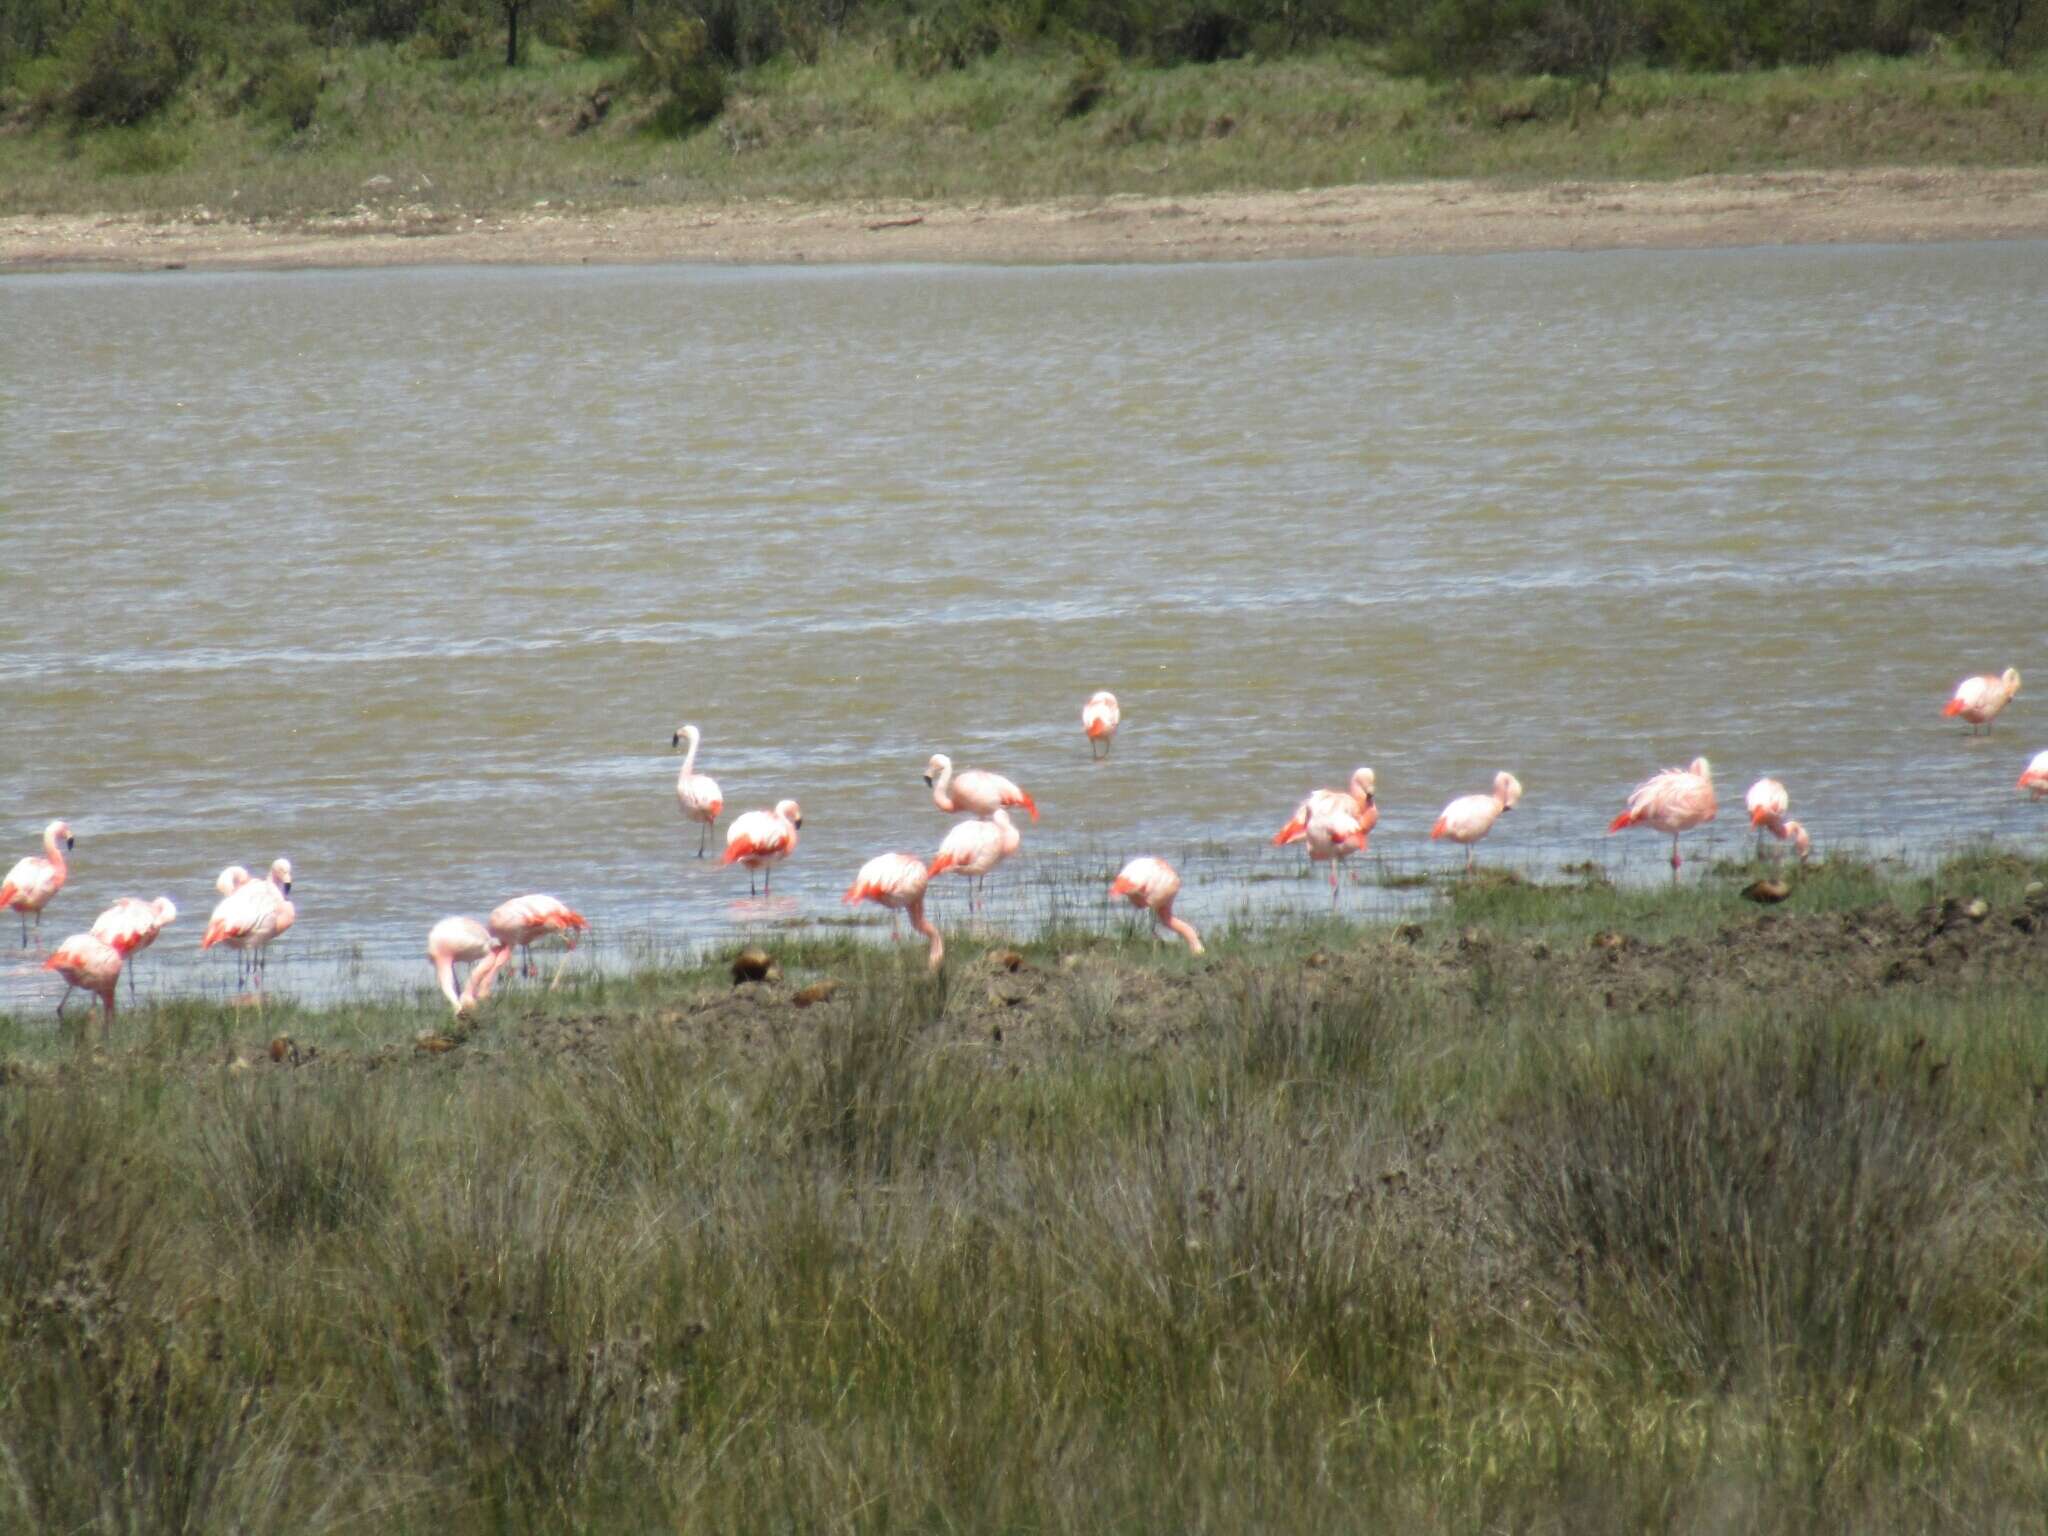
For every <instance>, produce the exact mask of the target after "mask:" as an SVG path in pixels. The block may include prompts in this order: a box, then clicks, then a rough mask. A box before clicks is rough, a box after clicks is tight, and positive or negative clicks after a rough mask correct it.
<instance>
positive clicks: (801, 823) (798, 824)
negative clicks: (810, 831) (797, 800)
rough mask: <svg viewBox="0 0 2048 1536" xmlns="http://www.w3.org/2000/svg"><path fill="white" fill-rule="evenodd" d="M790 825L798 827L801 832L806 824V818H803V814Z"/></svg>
mask: <svg viewBox="0 0 2048 1536" xmlns="http://www.w3.org/2000/svg"><path fill="white" fill-rule="evenodd" d="M790 825H792V826H794V827H795V828H796V829H797V830H798V831H799V832H801V831H802V830H803V826H804V819H803V817H801V816H799V817H797V819H796V820H795V821H794V822H792V823H790Z"/></svg>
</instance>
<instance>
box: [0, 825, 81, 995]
mask: <svg viewBox="0 0 2048 1536" xmlns="http://www.w3.org/2000/svg"><path fill="white" fill-rule="evenodd" d="M76 846H77V841H76V839H74V838H73V837H72V835H71V825H70V823H69V822H63V821H53V822H51V823H50V824H49V825H48V826H47V827H45V828H43V852H44V854H45V857H43V858H40V859H39V858H37V857H35V855H33V854H31V855H29V857H27V858H25V859H22V860H19V861H18V862H17V863H16V864H15V866H14V868H12V869H10V870H9V871H7V878H6V879H5V880H0V912H4V911H6V910H7V909H8V908H9V907H12V908H13V909H14V910H15V911H16V912H19V913H20V914H21V947H22V948H23V949H27V948H28V914H29V913H31V912H33V913H35V915H36V933H37V935H38V936H40V935H41V933H42V931H43V908H45V907H47V906H48V905H49V904H50V898H51V897H53V896H55V895H56V894H57V893H58V892H59V891H61V890H63V889H64V881H65V879H66V877H67V876H69V875H70V873H71V871H70V869H69V867H68V866H67V865H66V864H65V863H64V850H65V849H67V848H73V847H76ZM65 995H66V996H67V997H68V996H69V995H70V994H69V993H66V994H65Z"/></svg>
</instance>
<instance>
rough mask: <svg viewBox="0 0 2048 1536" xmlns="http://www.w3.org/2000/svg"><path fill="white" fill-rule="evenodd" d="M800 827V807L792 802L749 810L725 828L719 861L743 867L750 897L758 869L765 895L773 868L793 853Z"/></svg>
mask: <svg viewBox="0 0 2048 1536" xmlns="http://www.w3.org/2000/svg"><path fill="white" fill-rule="evenodd" d="M803 824H804V812H803V807H802V806H800V805H798V804H797V803H796V802H795V801H794V800H778V801H776V802H775V809H774V810H772V811H748V812H747V813H746V815H744V816H739V817H735V818H734V820H733V824H732V825H731V826H729V827H727V828H726V829H725V857H724V859H723V860H721V861H720V862H721V863H725V864H744V865H746V867H747V894H748V895H749V896H751V895H753V894H754V871H755V870H757V869H758V870H760V871H761V872H762V874H761V889H762V890H763V891H764V892H765V891H767V889H768V888H769V885H770V884H771V882H772V881H773V880H774V877H775V866H776V865H778V864H780V863H781V862H782V861H783V860H784V859H786V858H788V857H789V856H790V855H791V854H792V853H795V852H796V834H797V831H798V829H799V828H801V827H802V826H803Z"/></svg>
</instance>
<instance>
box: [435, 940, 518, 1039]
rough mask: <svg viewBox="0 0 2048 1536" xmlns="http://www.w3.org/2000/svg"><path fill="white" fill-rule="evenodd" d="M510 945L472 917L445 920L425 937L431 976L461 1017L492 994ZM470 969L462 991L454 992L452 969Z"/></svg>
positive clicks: (453, 973)
mask: <svg viewBox="0 0 2048 1536" xmlns="http://www.w3.org/2000/svg"><path fill="white" fill-rule="evenodd" d="M511 952H512V951H511V946H510V945H508V944H505V943H503V942H501V941H500V940H499V939H497V938H495V937H493V935H492V933H491V930H490V929H488V928H486V927H485V926H484V925H483V924H482V923H480V922H478V921H477V920H476V919H475V918H473V917H444V918H442V919H441V921H440V922H438V923H436V924H434V926H433V929H432V930H431V931H430V932H429V933H428V934H427V958H428V959H429V960H431V961H433V962H434V975H435V977H436V979H437V980H439V981H440V983H441V992H442V995H443V996H445V997H446V998H447V999H448V1005H449V1006H450V1007H451V1008H453V1009H454V1010H455V1013H456V1017H458V1018H460V1017H461V1016H462V1015H463V1014H464V1013H465V1012H467V1011H468V1010H469V1009H470V1008H473V1007H474V1006H475V1005H476V1004H478V1003H480V1002H482V1001H483V1000H484V999H485V998H486V997H489V996H490V995H491V981H492V978H493V977H495V976H496V975H497V972H498V967H499V966H501V965H503V964H504V963H505V958H504V957H505V956H506V955H508V954H510V953H511ZM458 963H459V964H462V965H467V966H468V967H469V978H468V980H467V982H466V983H465V984H464V986H463V988H462V991H461V992H460V993H457V992H456V990H455V967H456V965H457V964H458Z"/></svg>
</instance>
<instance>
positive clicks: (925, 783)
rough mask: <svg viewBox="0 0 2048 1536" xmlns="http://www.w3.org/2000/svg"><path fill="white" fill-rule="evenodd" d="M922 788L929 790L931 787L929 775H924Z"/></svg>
mask: <svg viewBox="0 0 2048 1536" xmlns="http://www.w3.org/2000/svg"><path fill="white" fill-rule="evenodd" d="M924 787H925V788H926V789H930V788H931V787H932V776H931V775H930V774H926V775H925V776H924Z"/></svg>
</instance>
